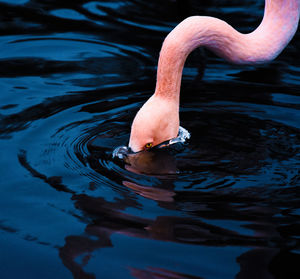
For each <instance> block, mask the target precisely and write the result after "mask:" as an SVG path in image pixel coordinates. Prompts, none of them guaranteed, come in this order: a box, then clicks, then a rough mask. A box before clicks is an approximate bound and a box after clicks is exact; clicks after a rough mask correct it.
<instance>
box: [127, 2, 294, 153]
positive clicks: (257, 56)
mask: <svg viewBox="0 0 300 279" xmlns="http://www.w3.org/2000/svg"><path fill="white" fill-rule="evenodd" d="M299 11H300V0H265V13H264V17H263V20H262V22H261V24H260V25H259V27H258V28H257V29H256V30H254V31H253V32H252V33H249V34H241V33H239V32H238V31H236V30H235V29H234V28H233V27H231V26H230V25H229V24H227V23H226V22H224V21H222V20H220V19H217V18H214V17H207V16H192V17H188V18H186V19H185V20H183V21H182V22H181V23H180V24H178V25H177V26H176V27H175V28H174V29H173V30H172V31H171V32H170V33H169V35H168V36H167V37H166V39H165V41H164V43H163V46H162V49H161V52H160V56H159V61H158V68H157V82H156V89H155V93H154V94H153V95H152V96H151V97H150V98H149V99H148V101H147V102H146V103H145V104H144V105H143V106H142V108H141V109H140V110H139V111H138V113H137V115H136V116H135V119H134V121H133V123H132V127H131V134H130V140H129V147H130V148H131V150H132V151H134V152H137V151H141V150H145V149H149V148H151V147H152V146H155V145H157V144H160V143H161V142H164V141H166V140H169V139H172V138H175V137H176V136H177V134H178V129H179V94H180V85H181V76H182V70H183V66H184V63H185V60H186V58H187V56H188V55H189V53H190V52H191V51H193V50H194V49H195V48H197V47H199V46H205V47H207V48H208V49H210V50H212V51H213V52H215V53H216V54H217V55H219V56H221V57H223V58H224V59H226V60H228V61H230V62H232V63H236V64H259V63H264V62H269V61H271V60H272V59H274V58H276V57H277V56H278V55H279V54H280V52H281V51H282V50H283V49H284V47H285V46H286V45H287V44H288V43H289V41H290V40H291V39H292V37H293V36H294V34H295V32H296V30H297V26H298V21H299Z"/></svg>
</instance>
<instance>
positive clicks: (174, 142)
mask: <svg viewBox="0 0 300 279" xmlns="http://www.w3.org/2000/svg"><path fill="white" fill-rule="evenodd" d="M189 138H190V133H189V132H188V131H187V130H186V129H184V128H182V127H179V132H178V136H177V137H176V138H173V139H171V140H167V141H165V142H162V143H160V144H158V145H156V146H154V147H152V148H150V149H148V150H145V151H139V152H132V150H131V149H130V148H129V147H127V146H119V147H117V148H116V149H115V150H114V151H113V154H112V155H113V158H118V159H121V160H124V161H125V162H126V163H127V164H128V165H129V166H126V168H127V169H128V170H130V171H133V172H137V173H145V174H175V173H177V169H176V164H175V160H174V158H173V156H172V155H171V154H170V152H167V151H170V150H171V151H172V150H176V149H178V147H179V146H181V144H182V143H184V142H185V141H186V140H187V139H189Z"/></svg>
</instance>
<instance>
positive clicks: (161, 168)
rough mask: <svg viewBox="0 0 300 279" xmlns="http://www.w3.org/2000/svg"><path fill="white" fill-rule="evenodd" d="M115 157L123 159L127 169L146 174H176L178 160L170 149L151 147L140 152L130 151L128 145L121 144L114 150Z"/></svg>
mask: <svg viewBox="0 0 300 279" xmlns="http://www.w3.org/2000/svg"><path fill="white" fill-rule="evenodd" d="M113 157H114V158H119V159H121V160H123V161H124V162H125V163H127V164H128V165H126V169H127V170H129V171H131V172H135V173H144V174H152V175H155V174H176V173H177V168H176V161H175V160H174V157H173V156H172V155H171V154H170V153H169V152H168V150H162V149H156V148H153V149H150V150H146V151H140V152H136V153H133V152H130V149H129V148H128V147H126V146H120V147H118V148H116V149H115V150H114V152H113Z"/></svg>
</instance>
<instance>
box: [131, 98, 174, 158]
mask: <svg viewBox="0 0 300 279" xmlns="http://www.w3.org/2000/svg"><path fill="white" fill-rule="evenodd" d="M178 129H179V104H178V103H176V102H175V101H173V100H171V99H168V98H163V97H160V96H156V95H153V96H152V97H150V98H149V100H148V101H147V102H146V103H145V104H144V105H143V106H142V107H141V109H140V110H139V111H138V113H137V115H136V116H135V118H134V120H133V123H132V126H131V134H130V139H129V147H130V148H131V150H132V151H133V152H139V151H142V150H147V149H150V148H151V147H154V146H156V145H158V144H160V143H162V142H164V141H167V140H170V139H172V138H175V137H176V136H177V134H178Z"/></svg>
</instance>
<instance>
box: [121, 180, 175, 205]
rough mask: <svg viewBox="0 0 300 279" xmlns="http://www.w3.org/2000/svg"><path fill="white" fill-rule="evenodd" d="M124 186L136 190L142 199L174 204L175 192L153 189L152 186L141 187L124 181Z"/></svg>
mask: <svg viewBox="0 0 300 279" xmlns="http://www.w3.org/2000/svg"><path fill="white" fill-rule="evenodd" d="M123 185H124V186H126V187H128V188H130V189H132V190H134V191H135V192H136V193H137V194H139V195H141V196H142V197H145V198H148V199H151V200H155V201H162V202H173V201H174V198H173V197H174V196H175V193H174V192H173V191H168V190H165V189H160V188H153V187H150V186H148V187H147V186H141V185H138V184H136V183H132V182H128V181H123Z"/></svg>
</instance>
